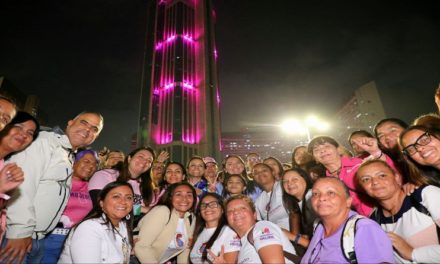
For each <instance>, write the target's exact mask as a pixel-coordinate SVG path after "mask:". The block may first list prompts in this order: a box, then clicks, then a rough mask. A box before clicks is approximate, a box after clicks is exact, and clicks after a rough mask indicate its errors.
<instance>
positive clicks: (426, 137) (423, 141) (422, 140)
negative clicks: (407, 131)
mask: <svg viewBox="0 0 440 264" xmlns="http://www.w3.org/2000/svg"><path fill="white" fill-rule="evenodd" d="M429 142H431V135H430V134H429V133H428V132H425V133H423V134H422V135H420V137H418V138H417V139H416V142H414V144H410V145H408V146H406V147H405V148H404V149H403V150H402V152H403V153H405V154H407V155H409V156H412V155H414V154H416V153H417V151H418V149H417V146H426V145H428V144H429Z"/></svg>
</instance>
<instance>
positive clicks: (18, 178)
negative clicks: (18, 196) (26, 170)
mask: <svg viewBox="0 0 440 264" xmlns="http://www.w3.org/2000/svg"><path fill="white" fill-rule="evenodd" d="M23 181H24V174H23V171H22V170H21V168H20V167H18V166H17V164H15V163H9V164H6V165H5V166H4V167H3V169H2V170H1V171H0V193H7V192H9V191H12V190H14V189H15V188H17V187H18V186H19V185H20V184H22V183H23Z"/></svg>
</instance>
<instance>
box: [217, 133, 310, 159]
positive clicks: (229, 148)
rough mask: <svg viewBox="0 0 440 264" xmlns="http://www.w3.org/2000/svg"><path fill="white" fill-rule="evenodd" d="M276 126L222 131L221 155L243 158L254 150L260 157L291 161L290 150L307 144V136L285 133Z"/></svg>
mask: <svg viewBox="0 0 440 264" xmlns="http://www.w3.org/2000/svg"><path fill="white" fill-rule="evenodd" d="M278 130H279V129H278V128H271V129H265V130H261V129H252V128H244V129H242V130H241V131H239V132H223V133H222V143H223V148H222V155H223V157H226V156H228V155H231V154H235V155H239V156H241V157H242V158H243V159H245V158H246V156H247V154H248V153H251V152H255V153H258V154H259V155H260V157H261V158H267V157H275V158H277V159H279V160H280V161H281V162H291V160H292V150H293V148H294V147H296V146H299V145H307V138H306V137H305V136H301V135H285V134H282V133H280V132H279V131H278Z"/></svg>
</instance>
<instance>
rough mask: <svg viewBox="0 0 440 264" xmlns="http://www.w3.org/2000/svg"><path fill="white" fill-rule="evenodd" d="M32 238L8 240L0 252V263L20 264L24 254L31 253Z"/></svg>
mask: <svg viewBox="0 0 440 264" xmlns="http://www.w3.org/2000/svg"><path fill="white" fill-rule="evenodd" d="M31 249H32V237H25V238H16V239H8V242H7V243H6V246H5V247H4V248H3V249H2V250H1V251H0V262H2V263H5V262H6V261H8V262H7V263H13V261H14V260H16V262H14V263H21V262H22V260H23V258H25V257H26V254H27V253H29V252H31Z"/></svg>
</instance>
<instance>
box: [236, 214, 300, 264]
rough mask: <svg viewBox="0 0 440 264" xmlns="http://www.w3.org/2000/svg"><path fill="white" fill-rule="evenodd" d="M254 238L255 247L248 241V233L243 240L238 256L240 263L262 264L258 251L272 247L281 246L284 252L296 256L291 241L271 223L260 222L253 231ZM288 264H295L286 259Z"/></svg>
mask: <svg viewBox="0 0 440 264" xmlns="http://www.w3.org/2000/svg"><path fill="white" fill-rule="evenodd" d="M251 230H252V233H253V238H254V246H252V244H251V243H249V241H248V237H247V236H248V233H249V232H250V230H249V231H248V232H246V234H245V235H244V236H243V237H242V238H241V250H240V253H239V254H238V263H261V262H262V261H261V259H260V256H259V255H258V250H260V249H261V248H264V247H266V246H270V245H281V246H282V247H283V250H284V251H287V252H290V253H292V254H296V251H295V248H294V247H293V246H292V243H290V241H289V239H287V237H286V236H285V235H284V234H283V232H282V231H281V228H280V227H279V226H277V225H275V224H274V223H272V222H269V221H259V222H257V223H256V224H255V226H254V228H253V229H251ZM284 260H285V262H286V263H293V262H292V261H290V260H288V259H287V258H284Z"/></svg>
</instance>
